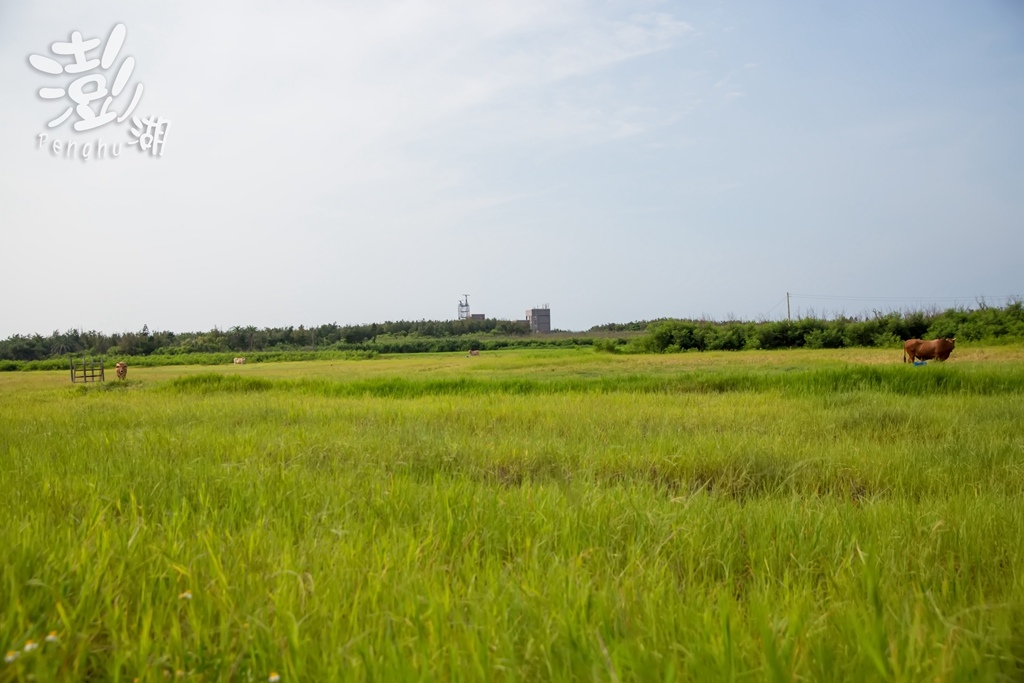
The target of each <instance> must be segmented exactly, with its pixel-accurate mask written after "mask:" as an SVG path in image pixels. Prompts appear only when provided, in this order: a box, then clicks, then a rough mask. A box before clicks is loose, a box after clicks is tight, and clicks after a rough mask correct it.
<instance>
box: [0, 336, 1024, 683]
mask: <svg viewBox="0 0 1024 683" xmlns="http://www.w3.org/2000/svg"><path fill="white" fill-rule="evenodd" d="M900 360H901V352H900V351H899V350H889V351H885V350H876V349H865V350H859V351H856V350H855V351H849V350H845V351H789V352H787V351H774V352H739V353H707V354H674V355H670V356H660V355H659V356H616V355H611V354H599V353H595V352H593V350H591V349H569V350H564V351H537V352H523V351H518V352H498V353H485V354H483V355H481V356H480V357H478V358H467V357H466V356H465V354H437V355H420V356H403V357H381V358H377V359H373V360H351V361H333V362H329V361H318V362H296V363H278V364H262V365H246V366H218V367H188V366H182V367H168V368H130V369H129V379H128V381H127V382H125V383H118V382H116V381H112V382H107V383H106V384H105V385H102V386H97V385H92V386H88V387H82V386H71V384H70V382H69V381H68V376H67V373H66V372H33V373H19V372H11V373H0V491H3V495H2V496H0V549H2V553H3V562H2V564H0V650H3V651H8V650H9V652H7V657H6V659H7V660H10V661H5V662H3V663H0V681H15V680H32V679H33V677H34V680H40V681H45V680H72V681H83V680H89V681H91V680H96V681H99V680H104V681H106V680H111V681H132V680H134V679H139V680H141V681H164V680H167V679H168V678H172V679H177V678H179V677H181V678H186V679H189V680H203V681H221V680H237V681H268V680H273V677H274V676H278V677H280V680H282V681H330V680H375V681H393V680H437V681H459V680H496V681H503V680H508V681H513V680H522V681H535V680H606V681H630V680H636V681H650V680H666V681H671V680H702V681H704V680H774V681H788V680H797V679H800V680H815V681H818V680H858V681H860V680H892V681H917V680H1021V679H1024V505H1022V502H1024V348H1022V347H1020V346H1004V347H991V348H984V347H976V348H965V349H960V348H958V349H957V351H956V352H955V354H954V356H953V359H952V360H951V361H950V362H948V363H946V364H944V365H939V364H936V363H929V364H928V365H927V366H925V367H916V368H915V367H912V366H909V365H904V364H902V363H901V362H900ZM111 374H112V373H111ZM48 634H49V635H48ZM30 641H31V643H30Z"/></svg>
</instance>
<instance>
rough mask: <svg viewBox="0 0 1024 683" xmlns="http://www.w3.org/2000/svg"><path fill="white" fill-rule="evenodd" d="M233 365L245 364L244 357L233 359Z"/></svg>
mask: <svg viewBox="0 0 1024 683" xmlns="http://www.w3.org/2000/svg"><path fill="white" fill-rule="evenodd" d="M235 365H245V359H244V358H236V359H235Z"/></svg>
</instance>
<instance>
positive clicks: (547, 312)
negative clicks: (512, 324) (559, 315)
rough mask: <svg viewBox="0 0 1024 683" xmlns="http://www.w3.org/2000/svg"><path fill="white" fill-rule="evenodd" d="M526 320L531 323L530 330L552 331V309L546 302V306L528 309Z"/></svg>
mask: <svg viewBox="0 0 1024 683" xmlns="http://www.w3.org/2000/svg"><path fill="white" fill-rule="evenodd" d="M526 322H527V323H529V324H530V332H550V331H551V309H550V308H548V305H547V304H544V308H529V309H527V310H526Z"/></svg>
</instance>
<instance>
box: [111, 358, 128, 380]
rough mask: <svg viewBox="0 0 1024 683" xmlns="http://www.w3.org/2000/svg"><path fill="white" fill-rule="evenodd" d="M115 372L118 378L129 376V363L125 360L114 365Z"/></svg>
mask: <svg viewBox="0 0 1024 683" xmlns="http://www.w3.org/2000/svg"><path fill="white" fill-rule="evenodd" d="M114 372H116V373H117V378H118V379H124V378H125V377H127V376H128V364H127V363H125V362H124V361H121V362H120V363H118V364H117V365H115V366H114Z"/></svg>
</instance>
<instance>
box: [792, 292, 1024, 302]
mask: <svg viewBox="0 0 1024 683" xmlns="http://www.w3.org/2000/svg"><path fill="white" fill-rule="evenodd" d="M789 296H790V297H799V298H801V299H823V300H838V301H967V300H974V299H992V300H998V299H1020V298H1021V295H1020V294H1007V295H1005V296H991V295H988V294H972V295H971V296H946V297H942V296H829V295H825V294H794V293H790V295H789Z"/></svg>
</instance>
